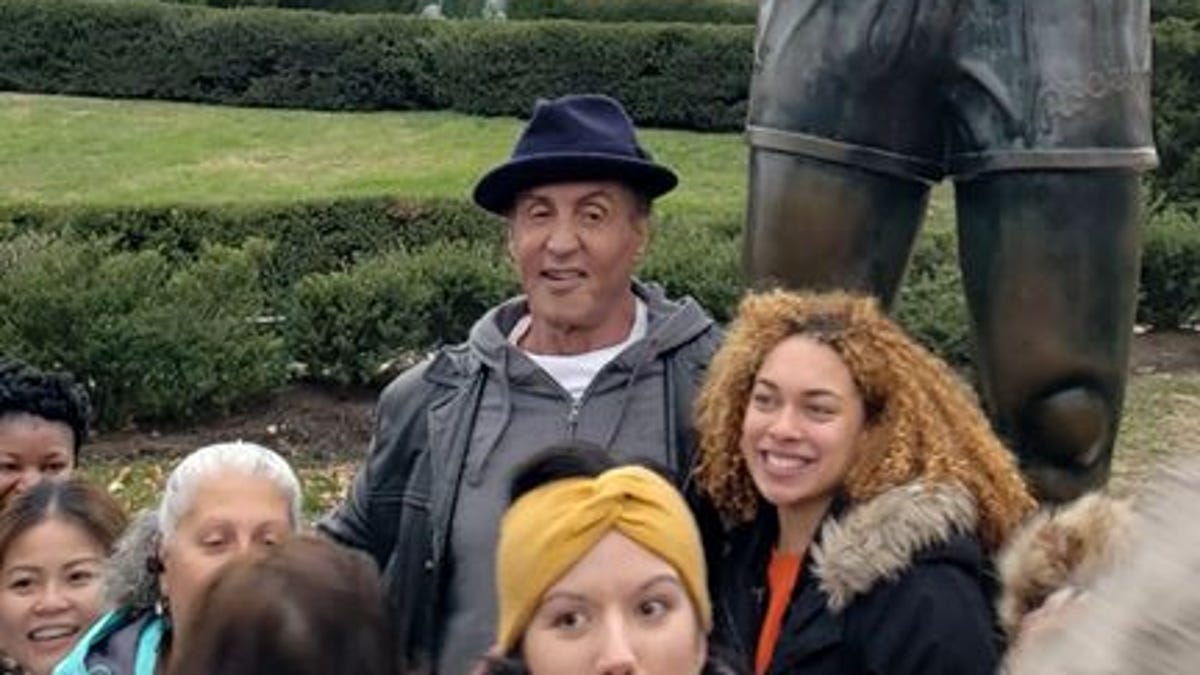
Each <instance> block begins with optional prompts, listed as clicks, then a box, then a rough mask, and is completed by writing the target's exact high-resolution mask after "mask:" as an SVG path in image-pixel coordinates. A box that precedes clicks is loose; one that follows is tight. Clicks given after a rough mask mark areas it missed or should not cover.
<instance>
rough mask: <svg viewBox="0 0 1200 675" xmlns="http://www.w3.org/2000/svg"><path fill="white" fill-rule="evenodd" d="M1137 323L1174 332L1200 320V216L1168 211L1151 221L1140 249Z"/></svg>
mask: <svg viewBox="0 0 1200 675" xmlns="http://www.w3.org/2000/svg"><path fill="white" fill-rule="evenodd" d="M1138 321H1139V322H1142V323H1145V324H1149V325H1150V326H1152V327H1154V328H1158V329H1174V328H1180V327H1183V326H1187V325H1189V324H1192V323H1193V322H1196V321H1200V215H1198V214H1197V213H1194V212H1188V211H1186V210H1184V209H1181V208H1169V209H1166V210H1164V211H1162V212H1161V213H1158V214H1156V215H1155V216H1154V217H1153V218H1151V220H1150V225H1149V227H1148V229H1147V231H1146V237H1145V244H1144V246H1143V249H1142V283H1141V290H1140V302H1139V304H1138Z"/></svg>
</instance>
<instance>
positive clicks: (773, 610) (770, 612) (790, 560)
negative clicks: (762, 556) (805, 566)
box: [754, 550, 804, 675]
mask: <svg viewBox="0 0 1200 675" xmlns="http://www.w3.org/2000/svg"><path fill="white" fill-rule="evenodd" d="M803 561H804V556H799V555H795V554H793V553H784V552H782V551H778V550H776V551H772V552H771V565H770V566H769V567H768V568H767V584H768V586H769V592H770V602H769V603H768V604H767V615H766V616H765V617H763V625H762V630H760V631H759V632H758V649H757V651H756V652H755V655H754V673H755V675H763V673H766V672H767V668H768V667H769V666H770V665H771V656H773V655H774V654H775V643H777V642H778V641H779V631H780V630H781V629H782V628H783V615H784V614H786V613H787V608H788V603H789V602H790V601H791V599H792V590H793V589H795V588H796V582H797V581H799V580H800V563H802V562H803Z"/></svg>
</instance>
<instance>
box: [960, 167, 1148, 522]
mask: <svg viewBox="0 0 1200 675" xmlns="http://www.w3.org/2000/svg"><path fill="white" fill-rule="evenodd" d="M956 201H957V209H958V219H959V242H960V243H959V248H960V251H959V259H960V264H961V265H962V272H963V281H964V285H965V286H966V294H967V301H968V304H969V307H970V310H971V318H972V322H973V324H974V326H973V327H974V330H975V336H976V353H977V357H978V358H977V366H978V370H979V375H980V380H981V384H982V394H983V398H984V401H985V403H986V405H987V407H988V408H989V412H990V414H991V417H992V419H993V422H994V423H995V425H996V428H997V430H998V431H999V432H1000V434H1001V436H1003V437H1004V438H1005V439H1006V440H1007V441H1008V442H1009V444H1010V445H1011V447H1012V448H1013V450H1014V451H1015V452H1016V454H1017V457H1018V459H1019V460H1020V462H1021V465H1022V468H1023V470H1024V472H1025V475H1026V476H1027V477H1028V478H1029V480H1030V482H1031V485H1032V487H1033V488H1034V491H1035V493H1036V494H1037V495H1038V496H1039V497H1040V498H1042V499H1047V500H1050V501H1056V502H1057V501H1065V500H1069V499H1072V498H1074V497H1076V496H1078V495H1080V494H1081V493H1083V492H1084V491H1086V490H1089V489H1092V488H1095V487H1098V486H1100V485H1101V484H1103V483H1104V481H1105V480H1106V479H1107V477H1108V474H1109V468H1110V464H1111V460H1112V451H1113V443H1114V440H1115V438H1116V434H1117V427H1118V424H1119V421H1120V416H1121V407H1122V402H1123V399H1124V391H1125V375H1126V370H1127V365H1128V357H1129V341H1130V336H1131V333H1132V327H1133V317H1134V309H1135V304H1136V301H1137V280H1138V272H1139V265H1140V248H1139V231H1138V223H1139V219H1140V208H1141V206H1140V205H1141V199H1140V192H1139V183H1138V179H1137V176H1136V174H1135V173H1134V172H1133V171H1122V170H1116V169H1114V170H1074V171H1023V172H1005V173H989V174H983V175H981V176H979V177H977V178H974V179H972V180H967V181H963V182H960V183H958V184H957V185H956Z"/></svg>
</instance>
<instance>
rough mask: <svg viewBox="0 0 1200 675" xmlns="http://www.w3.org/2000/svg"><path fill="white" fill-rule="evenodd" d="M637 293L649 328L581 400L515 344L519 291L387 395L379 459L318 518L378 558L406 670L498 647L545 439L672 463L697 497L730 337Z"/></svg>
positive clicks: (375, 449)
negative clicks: (514, 511) (696, 469)
mask: <svg viewBox="0 0 1200 675" xmlns="http://www.w3.org/2000/svg"><path fill="white" fill-rule="evenodd" d="M634 292H635V293H636V294H637V295H638V297H639V298H641V299H642V301H643V302H645V303H646V306H647V310H648V327H647V334H646V336H645V338H643V339H642V340H640V341H638V342H636V343H634V344H633V345H631V346H630V347H629V348H627V349H626V350H625V351H624V352H622V353H621V354H620V355H618V356H617V357H616V358H615V359H614V360H613V361H611V362H610V363H609V364H608V365H606V366H605V367H604V368H603V369H602V370H601V371H600V373H599V374H598V375H597V376H596V378H595V380H593V382H592V383H591V385H590V386H589V388H588V390H587V391H586V392H585V393H584V395H583V397H582V398H581V399H580V401H579V402H578V403H576V402H574V401H573V399H572V398H571V396H570V395H569V394H568V393H567V392H566V391H564V390H563V389H562V387H561V386H559V385H558V383H557V382H555V381H554V380H553V379H552V378H551V377H550V376H549V375H548V374H547V373H546V372H544V371H543V370H542V369H541V368H539V367H538V366H537V365H536V364H534V363H533V362H532V361H531V360H530V359H529V358H528V357H527V356H525V354H524V353H522V352H521V351H520V350H519V349H516V348H515V347H513V346H512V345H511V344H509V342H508V340H507V335H508V333H509V331H511V329H512V327H513V326H514V325H515V324H516V322H517V320H518V319H519V318H520V317H521V316H523V315H524V314H525V313H526V312H527V306H526V304H525V301H524V299H523V298H516V299H514V300H511V301H509V302H506V303H504V304H503V305H501V306H499V307H497V308H495V309H493V310H491V311H490V312H488V313H487V314H486V315H485V316H484V317H483V318H482V319H481V320H480V321H479V322H478V323H476V325H475V326H474V328H473V329H472V330H471V336H470V338H469V340H468V341H467V342H466V343H465V344H461V345H457V346H454V347H450V348H447V349H443V350H441V351H440V352H438V353H437V354H436V355H434V356H433V357H432V358H431V359H429V360H427V361H425V362H423V363H421V364H419V365H417V366H414V367H413V368H412V369H410V370H408V371H406V372H405V373H403V374H402V375H400V376H399V377H398V378H397V379H396V380H395V381H393V382H392V383H391V384H390V385H388V387H387V389H386V390H385V391H384V393H383V395H382V396H381V397H380V401H379V405H378V408H377V411H376V420H375V433H374V438H373V440H372V444H371V450H370V456H369V457H368V459H367V462H366V464H365V465H364V466H363V468H362V469H361V470H360V472H359V475H358V476H357V477H356V479H355V482H354V485H353V487H352V488H351V493H350V496H349V498H348V499H347V500H346V502H345V503H344V504H343V505H342V506H341V507H340V508H338V509H337V510H336V511H335V512H334V513H332V514H331V515H330V516H329V517H327V518H326V519H325V520H323V521H322V522H321V523H320V524H319V528H320V529H321V530H322V531H323V532H325V533H326V534H328V535H329V536H331V537H333V538H334V539H336V540H338V541H340V542H342V543H344V544H346V545H349V546H352V547H354V548H358V549H361V550H364V551H366V552H368V553H370V554H371V555H372V556H373V557H374V558H375V560H376V562H377V563H378V564H379V567H380V571H381V574H382V577H383V583H384V587H385V592H386V593H387V595H388V600H389V602H390V604H391V608H392V610H393V613H394V618H395V620H396V623H397V628H398V631H399V635H398V638H399V646H400V648H401V650H402V655H401V657H402V661H403V663H404V667H405V669H406V672H431V671H434V670H435V669H436V670H437V671H438V672H442V673H444V675H459V673H460V672H463V671H464V670H465V669H467V668H469V666H470V664H472V663H473V662H474V660H475V659H477V658H479V657H480V656H482V654H483V652H484V651H485V650H486V648H487V647H488V644H489V642H490V639H491V637H492V630H493V625H492V624H493V623H494V613H495V607H494V603H495V599H494V596H495V590H494V587H493V578H494V572H493V571H492V564H493V560H494V548H495V542H496V533H497V528H498V525H499V519H500V514H501V513H502V512H503V510H504V508H505V507H506V506H507V487H508V481H509V479H510V478H511V471H512V469H513V468H514V467H515V466H516V465H518V464H519V463H521V462H522V461H524V460H525V459H527V458H528V457H530V456H532V455H533V454H534V453H536V452H537V451H539V450H540V449H542V448H543V447H545V446H547V445H549V444H551V443H554V442H556V441H561V440H564V439H567V438H580V439H585V440H588V441H592V442H594V443H598V444H601V445H603V446H605V447H610V448H613V449H614V452H618V453H620V457H621V459H627V460H633V459H648V460H651V461H654V462H657V463H658V464H661V465H663V466H665V467H666V468H667V469H669V470H670V471H672V472H673V473H674V474H675V475H676V476H677V477H679V479H680V484H681V487H684V489H685V491H686V487H687V486H686V485H685V484H684V480H685V478H686V476H687V475H688V474H689V473H690V470H691V465H692V457H693V441H692V426H691V412H692V400H693V398H694V395H695V392H696V390H697V388H698V386H699V384H700V381H701V379H702V378H703V375H704V371H705V369H706V368H707V365H708V362H709V359H710V358H711V357H712V354H713V353H714V352H715V351H716V348H717V346H718V344H719V342H720V332H719V329H718V327H717V326H716V324H715V323H714V322H713V320H712V319H711V317H709V316H708V314H707V313H706V312H705V311H704V310H703V309H702V308H700V306H699V305H698V304H696V303H695V302H694V301H693V300H691V299H684V300H682V301H679V302H674V301H671V300H668V299H667V298H666V297H665V295H664V294H663V292H662V290H661V289H660V288H658V287H657V286H654V285H649V284H641V283H638V282H635V283H634ZM443 654H444V655H445V658H443Z"/></svg>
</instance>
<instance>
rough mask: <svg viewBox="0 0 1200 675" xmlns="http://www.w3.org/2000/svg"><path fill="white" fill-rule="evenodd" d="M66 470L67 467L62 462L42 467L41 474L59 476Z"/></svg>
mask: <svg viewBox="0 0 1200 675" xmlns="http://www.w3.org/2000/svg"><path fill="white" fill-rule="evenodd" d="M66 470H67V465H66V464H65V463H63V462H54V463H52V464H47V465H46V466H43V467H42V473H48V474H60V473H62V472H64V471H66Z"/></svg>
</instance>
